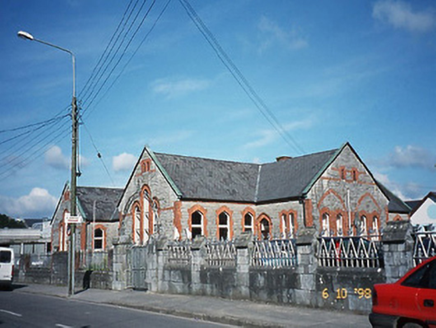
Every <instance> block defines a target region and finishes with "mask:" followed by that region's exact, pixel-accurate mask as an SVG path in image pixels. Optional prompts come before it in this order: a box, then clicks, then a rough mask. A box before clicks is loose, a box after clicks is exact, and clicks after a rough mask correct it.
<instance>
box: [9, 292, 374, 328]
mask: <svg viewBox="0 0 436 328" xmlns="http://www.w3.org/2000/svg"><path fill="white" fill-rule="evenodd" d="M14 293H33V294H42V295H48V296H54V297H62V298H68V296H67V288H66V287H63V286H52V285H37V284H34V285H17V286H15V288H14ZM69 298H70V299H72V300H77V301H83V302H92V303H97V304H106V305H113V306H120V307H127V308H134V309H138V310H144V311H149V312H155V313H162V314H170V315H174V316H179V317H186V318H194V319H197V320H206V321H212V322H217V323H222V324H229V325H234V326H240V327H267V328H279V327H280V328H281V327H319V326H324V327H353V328H364V327H365V328H368V327H371V325H370V323H369V321H368V316H367V315H361V314H353V313H349V312H343V311H334V310H331V311H330V310H322V309H312V308H305V307H295V306H289V305H275V304H265V303H257V302H251V301H241V300H230V299H223V298H215V297H207V296H193V295H174V294H156V293H152V292H149V291H136V290H131V289H128V290H123V291H113V290H100V289H87V290H83V291H77V290H76V294H75V295H73V296H70V297H69Z"/></svg>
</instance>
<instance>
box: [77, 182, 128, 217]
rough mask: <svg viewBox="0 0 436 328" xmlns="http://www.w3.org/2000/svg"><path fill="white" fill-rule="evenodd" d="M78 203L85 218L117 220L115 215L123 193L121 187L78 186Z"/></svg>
mask: <svg viewBox="0 0 436 328" xmlns="http://www.w3.org/2000/svg"><path fill="white" fill-rule="evenodd" d="M76 193H77V200H78V202H77V204H78V206H79V209H80V212H81V214H82V215H83V219H84V220H86V221H93V220H94V213H95V221H97V222H111V221H117V220H118V215H114V213H115V211H116V206H117V204H118V201H119V200H120V197H121V195H122V193H123V189H121V188H101V187H77V191H76Z"/></svg>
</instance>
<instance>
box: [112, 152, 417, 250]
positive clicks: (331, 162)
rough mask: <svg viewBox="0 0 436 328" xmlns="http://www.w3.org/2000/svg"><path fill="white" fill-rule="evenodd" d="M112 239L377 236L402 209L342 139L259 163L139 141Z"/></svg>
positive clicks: (405, 215)
mask: <svg viewBox="0 0 436 328" xmlns="http://www.w3.org/2000/svg"><path fill="white" fill-rule="evenodd" d="M118 211H119V241H120V242H121V243H130V244H132V245H144V244H146V243H147V242H148V240H149V239H150V237H151V236H156V235H158V236H159V237H165V238H166V239H169V240H185V239H194V238H195V237H196V236H205V237H207V238H212V239H217V240H232V239H234V238H235V236H239V235H241V233H243V232H247V231H250V232H251V233H252V234H253V235H254V236H255V237H256V238H257V239H280V238H295V237H296V236H297V234H298V232H299V229H300V228H307V227H313V228H315V229H316V231H317V232H318V233H319V235H320V236H326V237H327V236H368V237H371V238H378V236H379V235H380V232H381V231H382V229H383V227H384V226H385V225H386V223H387V222H388V221H398V220H407V219H408V213H409V211H410V209H409V208H408V206H407V205H406V204H404V203H403V202H402V201H401V200H400V199H399V198H397V197H396V196H395V195H393V194H392V193H391V192H390V191H389V190H388V189H387V188H385V187H384V186H382V185H381V184H380V183H379V182H377V181H376V180H375V179H374V177H373V175H372V174H371V172H370V171H369V170H368V168H367V167H366V165H365V164H364V162H363V161H362V160H361V159H360V157H359V156H358V154H357V153H356V151H355V150H354V149H353V148H352V146H351V145H350V144H349V143H346V144H344V145H343V146H342V147H341V148H339V149H334V150H329V151H323V152H319V153H314V154H309V155H304V156H300V157H294V158H292V157H279V158H277V160H276V161H275V162H272V163H266V164H253V163H239V162H231V161H222V160H212V159H205V158H197V157H186V156H179V155H169V154H163V153H154V152H153V151H151V150H150V149H148V148H147V147H145V148H144V150H143V152H142V154H141V156H140V158H139V160H138V162H137V164H136V166H135V168H134V170H133V172H132V174H131V176H130V179H129V181H128V183H127V185H126V188H125V189H124V192H123V194H122V196H121V199H120V202H119V204H118Z"/></svg>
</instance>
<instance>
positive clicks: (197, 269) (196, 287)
mask: <svg viewBox="0 0 436 328" xmlns="http://www.w3.org/2000/svg"><path fill="white" fill-rule="evenodd" d="M205 244H206V239H205V238H204V237H203V236H198V237H196V238H195V239H194V241H193V242H192V245H191V250H192V261H191V293H192V294H198V295H202V294H204V291H203V285H202V283H201V277H200V274H201V266H202V265H203V263H204V258H205V251H206V249H205Z"/></svg>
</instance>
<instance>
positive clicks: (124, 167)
mask: <svg viewBox="0 0 436 328" xmlns="http://www.w3.org/2000/svg"><path fill="white" fill-rule="evenodd" d="M137 160H138V158H137V157H136V156H135V155H132V154H127V153H122V154H120V155H118V156H114V157H113V158H112V167H113V169H114V171H131V170H133V167H134V166H135V164H136V162H137Z"/></svg>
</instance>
